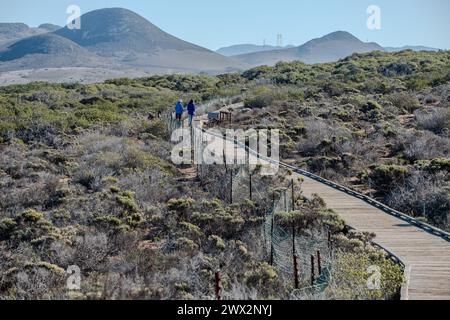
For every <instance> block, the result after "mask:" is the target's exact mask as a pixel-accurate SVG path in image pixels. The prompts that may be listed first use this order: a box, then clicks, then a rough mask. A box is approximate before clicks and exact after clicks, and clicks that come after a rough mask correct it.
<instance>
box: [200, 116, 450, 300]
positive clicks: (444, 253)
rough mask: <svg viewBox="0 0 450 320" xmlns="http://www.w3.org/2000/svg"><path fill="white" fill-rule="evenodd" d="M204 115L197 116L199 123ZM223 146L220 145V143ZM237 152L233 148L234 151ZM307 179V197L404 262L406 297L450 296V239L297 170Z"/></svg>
mask: <svg viewBox="0 0 450 320" xmlns="http://www.w3.org/2000/svg"><path fill="white" fill-rule="evenodd" d="M204 120H205V118H204V116H203V117H198V118H197V124H198V123H201V122H202V121H204ZM216 143H217V144H218V145H225V147H226V150H227V152H228V150H234V143H233V142H230V141H225V140H224V141H217V142H216ZM218 148H219V149H220V146H218ZM233 152H234V151H233ZM295 174H296V175H297V176H300V177H302V178H303V179H304V183H303V185H302V190H303V193H304V195H305V196H306V197H310V196H311V195H312V194H318V195H319V196H320V197H321V198H323V199H324V201H325V202H326V203H327V206H328V207H329V208H330V209H333V210H335V211H336V212H337V213H338V214H339V215H340V216H341V217H342V218H343V219H344V220H345V222H346V223H347V225H349V226H350V227H352V228H354V229H356V230H358V231H367V232H373V233H375V234H376V238H375V242H376V243H377V244H378V245H380V246H382V247H383V248H384V249H386V250H387V251H389V252H391V253H392V254H394V255H395V256H396V257H397V258H398V259H400V260H401V261H402V263H403V264H404V265H405V278H406V282H405V284H404V286H403V288H402V299H404V300H408V299H410V300H449V299H450V242H449V241H448V240H446V239H444V238H442V237H440V236H438V235H436V234H433V233H430V232H428V231H426V230H424V229H423V228H421V227H420V226H419V225H414V224H413V223H412V222H411V221H405V220H402V219H400V218H398V217H396V216H393V215H391V214H388V213H386V212H385V211H384V210H382V209H380V208H378V207H376V206H375V205H371V204H369V203H368V202H366V201H364V200H362V199H360V198H358V197H357V196H354V195H351V194H349V193H347V192H345V191H342V190H338V189H336V188H334V187H332V186H329V185H327V184H325V183H323V182H320V181H317V180H314V179H312V178H309V177H307V176H305V175H303V174H299V173H295Z"/></svg>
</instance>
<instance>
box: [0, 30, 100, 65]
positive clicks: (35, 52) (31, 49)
mask: <svg viewBox="0 0 450 320" xmlns="http://www.w3.org/2000/svg"><path fill="white" fill-rule="evenodd" d="M0 61H1V62H2V64H1V66H0V70H1V71H12V70H16V69H17V68H18V67H20V68H23V69H27V68H35V67H36V66H39V67H42V66H45V67H47V68H56V67H66V66H68V65H71V66H93V65H96V66H99V65H104V64H105V61H102V60H101V59H100V58H99V57H97V56H96V55H95V54H92V53H91V52H89V51H88V50H86V49H84V48H82V47H80V46H79V45H77V44H76V43H74V42H72V41H70V40H68V39H66V38H63V37H60V36H58V35H56V34H52V33H46V34H42V35H37V36H33V37H28V38H25V39H22V40H19V41H18V42H15V43H13V44H12V45H10V46H8V47H7V49H5V50H4V51H2V52H0Z"/></svg>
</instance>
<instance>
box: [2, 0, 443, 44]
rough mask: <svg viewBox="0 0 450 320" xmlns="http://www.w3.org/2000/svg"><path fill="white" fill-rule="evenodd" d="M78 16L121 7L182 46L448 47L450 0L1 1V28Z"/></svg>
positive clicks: (56, 21) (63, 21)
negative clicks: (374, 16) (372, 11)
mask: <svg viewBox="0 0 450 320" xmlns="http://www.w3.org/2000/svg"><path fill="white" fill-rule="evenodd" d="M71 4H76V5H78V6H80V8H81V10H82V13H85V12H88V11H91V10H93V9H98V8H105V7H124V8H128V9H130V10H133V11H135V12H137V13H139V14H140V15H142V16H144V17H145V18H147V19H148V20H150V21H151V22H152V23H154V24H156V25H157V26H158V27H160V28H161V29H163V30H164V31H166V32H169V33H171V34H173V35H175V36H177V37H179V38H182V39H184V40H186V41H190V42H193V43H195V44H198V45H201V46H204V47H207V48H209V49H214V50H215V49H218V48H219V47H222V46H227V45H231V44H237V43H256V44H262V42H263V39H266V41H267V43H268V44H275V43H276V35H277V34H282V35H283V39H284V44H296V45H300V44H302V43H304V42H306V41H308V40H310V39H312V38H315V37H320V36H323V35H325V34H327V33H329V32H333V31H336V30H345V31H349V32H351V33H353V34H354V35H355V36H357V37H358V38H360V39H361V40H364V41H367V40H369V41H375V42H378V43H379V44H381V45H383V46H402V45H425V46H431V47H438V48H443V49H450V18H449V14H450V1H449V0H308V1H306V0H270V1H269V0H226V1H225V0H187V1H186V0H164V1H163V0H40V1H32V0H12V1H11V0H0V22H25V23H27V24H29V25H31V26H37V25H39V24H41V23H44V22H50V23H55V24H59V25H63V24H65V22H66V19H67V16H68V15H67V14H66V8H67V6H68V5H71ZM372 4H373V5H378V6H379V7H380V9H381V17H382V29H381V30H368V28H367V26H366V21H367V18H368V14H367V13H366V9H367V7H368V6H369V5H372Z"/></svg>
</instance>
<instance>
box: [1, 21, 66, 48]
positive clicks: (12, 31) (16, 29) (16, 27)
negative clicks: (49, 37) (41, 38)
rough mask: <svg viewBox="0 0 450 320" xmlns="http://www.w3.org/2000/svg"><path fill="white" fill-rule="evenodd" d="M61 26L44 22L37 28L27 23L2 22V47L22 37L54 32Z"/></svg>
mask: <svg viewBox="0 0 450 320" xmlns="http://www.w3.org/2000/svg"><path fill="white" fill-rule="evenodd" d="M59 28H61V27H60V26H57V25H54V24H50V23H44V24H41V25H40V26H39V27H37V28H31V27H29V26H28V25H26V24H25V23H0V47H2V45H3V46H4V45H6V44H8V43H11V42H14V41H18V40H20V39H23V38H26V37H31V36H35V35H38V34H42V33H47V32H52V31H55V30H57V29H59Z"/></svg>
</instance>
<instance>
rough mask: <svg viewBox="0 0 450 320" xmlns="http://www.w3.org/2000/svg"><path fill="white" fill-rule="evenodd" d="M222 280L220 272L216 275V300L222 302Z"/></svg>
mask: <svg viewBox="0 0 450 320" xmlns="http://www.w3.org/2000/svg"><path fill="white" fill-rule="evenodd" d="M220 282H221V278H220V271H217V272H216V274H215V292H216V300H221V299H222V297H221V293H222V286H221V283H220Z"/></svg>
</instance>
